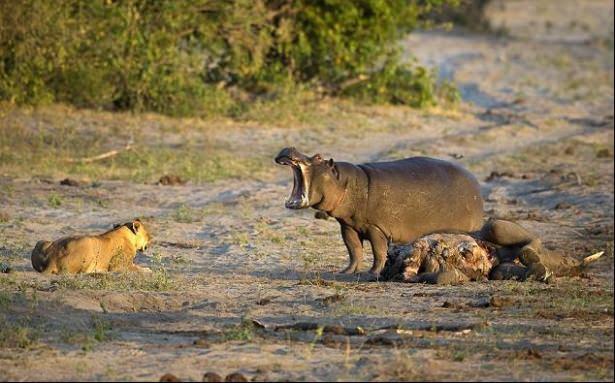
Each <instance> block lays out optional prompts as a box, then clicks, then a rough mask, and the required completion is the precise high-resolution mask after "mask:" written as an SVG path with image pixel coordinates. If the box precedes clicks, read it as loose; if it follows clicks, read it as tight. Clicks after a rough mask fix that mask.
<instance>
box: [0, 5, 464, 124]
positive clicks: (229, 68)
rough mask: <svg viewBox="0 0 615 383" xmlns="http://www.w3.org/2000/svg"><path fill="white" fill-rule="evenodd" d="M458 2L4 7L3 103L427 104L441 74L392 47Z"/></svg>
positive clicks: (215, 107)
mask: <svg viewBox="0 0 615 383" xmlns="http://www.w3.org/2000/svg"><path fill="white" fill-rule="evenodd" d="M457 1H458V0H357V1H353V2H348V1H345V0H294V1H293V0H254V1H251V0H236V1H226V0H160V1H154V0H129V1H111V0H64V1H59V2H53V1H47V0H23V1H0V99H5V100H10V101H12V102H15V103H28V104H40V103H48V102H53V101H59V102H67V103H71V104H74V105H77V106H82V107H91V108H105V109H128V110H136V111H139V110H151V111H156V112H161V113H166V114H170V115H207V114H217V113H222V114H229V113H236V112H237V110H241V105H240V104H241V102H245V101H252V100H253V95H259V94H269V95H270V94H272V93H273V94H275V93H278V94H283V92H284V90H289V89H293V87H292V86H288V85H289V84H297V83H305V84H312V85H319V87H320V88H323V89H325V90H326V91H327V92H329V93H331V94H344V95H351V96H352V95H357V96H359V97H361V98H365V99H372V100H373V101H379V102H382V101H384V102H396V103H404V104H410V105H415V106H423V105H426V104H430V103H433V100H434V89H433V76H432V75H431V74H430V73H429V72H428V71H426V70H424V69H422V68H417V67H413V68H410V67H407V66H403V65H400V64H399V63H398V61H399V60H398V59H397V54H396V53H397V49H396V47H395V45H394V43H395V41H396V40H397V39H398V38H399V37H400V36H402V35H403V34H404V33H407V32H408V31H410V30H412V29H413V28H415V27H417V26H418V25H419V22H420V19H421V17H423V16H424V15H426V14H427V13H429V12H431V11H433V10H434V9H438V8H439V7H441V6H443V5H448V4H455V3H457ZM379 63H380V64H381V63H385V64H384V65H380V64H379ZM365 76H369V78H370V80H369V81H367V82H364V81H361V82H358V83H356V84H354V86H353V87H352V88H353V89H354V91H346V90H345V86H344V85H345V84H347V83H349V82H350V83H353V81H355V80H356V79H357V78H363V77H365ZM382 87H384V88H387V89H388V88H391V90H390V91H385V92H381V91H380V89H381V88H382ZM246 93H247V94H249V95H252V96H249V97H245V94H246Z"/></svg>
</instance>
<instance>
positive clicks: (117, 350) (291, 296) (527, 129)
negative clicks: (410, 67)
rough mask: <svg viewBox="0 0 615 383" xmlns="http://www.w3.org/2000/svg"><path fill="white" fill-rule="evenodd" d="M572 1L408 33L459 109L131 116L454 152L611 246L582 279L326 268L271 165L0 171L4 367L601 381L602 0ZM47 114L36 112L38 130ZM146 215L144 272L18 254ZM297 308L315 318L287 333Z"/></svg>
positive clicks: (564, 226)
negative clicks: (163, 175)
mask: <svg viewBox="0 0 615 383" xmlns="http://www.w3.org/2000/svg"><path fill="white" fill-rule="evenodd" d="M577 3H578V2H575V1H507V2H495V3H494V5H493V6H491V7H490V9H489V18H490V20H491V22H492V23H493V25H494V27H497V28H499V29H500V30H501V31H503V32H502V33H500V34H499V35H495V34H487V35H476V34H470V33H467V32H463V31H459V30H453V31H431V32H421V33H415V34H413V35H412V36H411V37H409V38H408V39H407V40H405V41H403V42H402V43H403V44H404V47H407V49H408V51H409V52H412V54H413V55H415V56H416V58H417V59H418V60H419V61H420V62H423V63H426V64H428V65H433V66H435V67H437V68H439V73H440V76H441V77H442V78H443V79H452V80H454V81H455V82H457V84H458V85H459V88H460V91H461V94H462V97H463V102H462V104H461V105H460V106H459V107H458V108H457V109H456V110H454V111H449V110H444V109H443V108H441V109H435V110H431V111H416V110H412V109H408V108H401V107H356V106H349V105H348V103H347V102H341V101H332V100H325V101H323V102H322V103H321V104H319V105H318V106H317V109H318V110H319V113H321V114H320V115H322V116H323V119H322V120H319V121H318V122H314V123H310V122H309V121H308V122H305V121H303V122H301V123H297V124H296V126H278V125H276V124H275V123H272V124H255V123H250V122H249V121H248V122H237V123H235V122H212V123H211V124H212V125H214V126H213V128H212V129H207V130H206V133H204V132H203V131H200V130H195V131H188V132H186V131H183V132H182V133H181V134H173V133H169V132H168V131H166V130H165V129H163V128H164V126H163V127H160V126H158V125H156V124H152V123H149V122H148V121H149V120H147V118H145V117H144V120H143V124H144V125H147V126H148V129H147V130H146V131H145V132H144V135H145V137H146V138H147V140H145V141H146V142H153V141H156V140H158V141H165V142H168V143H169V144H170V145H172V144H173V142H175V141H181V140H191V139H196V138H194V137H199V136H200V135H202V134H205V135H206V136H207V140H209V141H211V142H217V143H221V145H223V146H224V147H225V148H228V149H229V151H231V152H236V153H238V155H242V154H243V153H246V152H250V153H252V154H256V155H261V156H264V157H271V159H273V156H274V155H275V154H276V152H277V150H279V149H280V148H282V147H285V146H289V145H295V146H297V147H298V148H299V149H301V150H302V151H305V152H308V153H313V152H315V151H319V152H321V153H322V154H323V155H325V156H333V157H334V158H335V159H337V160H346V161H361V162H367V161H376V160H385V159H395V158H402V157H407V156H411V155H416V154H426V155H430V156H434V157H440V158H445V159H448V160H451V161H458V162H459V163H461V164H463V165H464V166H466V167H468V168H470V169H471V170H472V171H473V172H474V173H475V174H476V175H477V177H479V179H480V180H481V182H482V185H483V195H484V198H485V201H486V210H487V212H488V214H489V215H490V216H497V217H502V218H507V219H514V220H518V221H519V222H520V223H521V224H523V225H524V226H526V227H528V228H530V229H532V230H534V231H536V232H538V233H539V234H540V235H542V236H543V237H544V240H545V242H546V243H547V244H548V245H549V246H552V247H556V248H559V249H561V250H563V251H565V252H566V253H568V254H571V255H574V256H577V257H581V256H585V255H589V254H590V253H591V252H593V251H597V250H604V251H606V256H605V257H604V259H602V260H601V261H600V262H598V263H596V264H595V265H593V266H592V267H591V269H590V270H589V272H588V274H589V275H588V276H586V277H583V278H560V279H558V280H557V281H556V282H555V283H554V284H549V285H546V284H541V283H535V282H531V283H530V282H528V283H517V282H488V283H468V284H466V285H464V286H457V287H434V286H425V285H410V284H401V283H381V282H379V283H368V282H365V281H361V278H360V277H356V276H341V275H338V274H336V273H335V271H337V270H340V269H342V268H343V267H344V266H345V265H346V262H347V255H346V250H345V248H344V246H343V243H342V241H341V238H340V236H339V233H338V232H339V229H338V225H337V223H335V222H333V221H330V220H329V221H323V220H315V219H314V218H313V211H307V210H306V211H300V212H297V211H290V210H286V209H284V199H285V198H286V197H287V195H288V193H289V192H290V185H291V182H292V181H291V178H290V177H291V176H290V174H289V171H288V169H286V168H282V167H277V166H275V165H274V164H273V161H272V162H271V165H270V167H269V166H268V167H267V169H266V171H264V172H263V174H261V175H259V176H258V177H242V178H232V179H226V180H220V181H216V182H211V183H200V184H195V183H192V182H189V183H188V184H186V185H183V186H160V185H154V184H153V182H148V183H136V182H128V181H111V180H104V179H102V180H97V181H96V182H95V183H91V182H83V183H82V185H81V186H78V187H71V186H62V185H59V181H60V179H61V178H60V177H59V176H49V177H38V176H33V175H32V174H37V171H36V169H32V172H31V173H32V174H25V175H24V176H23V177H14V176H11V177H6V176H4V177H0V203H1V205H0V208H1V211H0V213H2V214H3V217H4V218H2V219H0V261H2V262H4V263H5V264H10V266H11V267H12V268H13V269H14V271H13V272H12V273H9V274H0V319H3V320H4V322H0V323H1V324H2V325H3V326H5V330H4V331H3V332H0V380H3V381H4V380H75V379H79V380H157V379H158V378H159V377H160V376H161V375H162V374H164V373H173V374H175V375H177V376H178V377H180V378H181V379H184V380H193V381H198V380H200V379H201V377H202V375H203V373H204V372H207V371H214V372H217V373H219V374H221V375H223V376H224V375H226V374H229V373H231V372H240V373H242V374H244V375H245V376H246V377H248V378H249V379H254V380H333V381H338V380H339V381H343V380H435V379H438V380H440V379H443V380H495V379H497V380H612V379H613V102H614V99H613V97H614V94H613V4H612V2H611V1H599V0H592V1H589V0H588V1H584V2H579V3H580V4H577ZM79 113H81V112H79ZM83 113H84V114H86V115H87V116H86V117H84V118H85V119H88V118H89V119H91V120H92V119H96V118H98V116H99V115H97V114H91V113H90V114H88V113H89V112H83ZM37 116H38V115H37V114H36V113H33V114H28V115H27V116H26V119H27V123H29V124H30V125H31V126H32V127H33V129H36V128H37V126H38V123H39V122H40V121H38V120H37V118H38V117H37ZM100 116H106V118H108V117H109V116H113V115H111V114H108V113H106V114H105V113H100ZM347 121H351V123H347ZM43 122H44V121H43ZM103 125H104V124H103ZM102 128H104V126H102V127H101V129H102ZM84 129H85V127H84ZM180 155H181V153H179V152H178V156H180ZM195 166H198V164H196V165H195ZM493 172H495V173H493ZM492 173H493V175H492ZM68 175H69V176H70V174H68ZM490 175H492V176H491V177H490ZM152 181H155V180H152ZM50 195H53V196H56V198H57V199H58V200H60V201H61V203H60V204H58V203H55V204H54V203H51V199H50V197H49V196H50ZM136 216H140V217H143V218H144V221H145V222H146V224H147V225H148V227H150V228H151V231H152V233H153V235H154V238H155V242H154V243H153V244H152V250H151V251H149V252H148V254H147V255H148V256H142V255H140V256H139V257H138V258H137V263H139V264H141V265H145V266H149V267H151V268H153V269H154V270H155V272H154V274H153V275H152V276H147V277H140V276H132V275H128V276H126V275H112V276H108V277H100V276H98V277H95V276H80V277H67V276H61V277H51V278H50V277H45V276H41V275H38V274H37V273H36V272H34V271H33V270H32V268H31V266H30V260H29V254H30V250H31V249H32V247H33V246H34V244H35V243H36V241H37V240H38V239H42V238H45V239H52V238H57V237H59V236H63V235H68V234H73V233H96V232H102V231H104V230H106V229H107V228H109V227H110V226H111V224H113V223H116V222H121V221H125V220H127V219H130V218H132V217H136ZM370 264H371V254H370V253H369V252H368V256H366V257H365V264H364V266H363V269H367V268H368V267H369V265H370ZM304 322H307V323H310V324H313V325H314V326H316V327H317V329H316V330H314V329H308V330H306V329H301V328H298V327H297V326H295V328H293V326H294V325H296V324H298V323H304ZM285 327H287V328H285ZM288 327H290V328H288ZM299 327H300V326H299ZM6 329H10V331H7V330H6Z"/></svg>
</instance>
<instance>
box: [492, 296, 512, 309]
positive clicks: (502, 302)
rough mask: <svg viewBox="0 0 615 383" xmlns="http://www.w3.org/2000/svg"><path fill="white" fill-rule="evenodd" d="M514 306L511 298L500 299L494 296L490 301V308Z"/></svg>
mask: <svg viewBox="0 0 615 383" xmlns="http://www.w3.org/2000/svg"><path fill="white" fill-rule="evenodd" d="M512 304H513V300H512V299H510V298H505V297H499V296H496V295H494V296H492V297H491V298H490V299H489V306H491V307H506V306H510V305H512Z"/></svg>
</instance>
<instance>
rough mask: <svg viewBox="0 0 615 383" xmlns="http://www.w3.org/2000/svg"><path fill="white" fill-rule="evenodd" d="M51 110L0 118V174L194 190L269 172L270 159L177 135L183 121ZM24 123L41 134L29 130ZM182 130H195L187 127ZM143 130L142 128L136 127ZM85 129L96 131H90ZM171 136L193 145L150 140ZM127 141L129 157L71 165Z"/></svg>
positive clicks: (19, 112)
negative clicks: (167, 184) (174, 184)
mask: <svg viewBox="0 0 615 383" xmlns="http://www.w3.org/2000/svg"><path fill="white" fill-rule="evenodd" d="M58 109H61V108H59V107H49V108H42V111H38V110H37V111H36V112H35V113H27V112H26V110H24V109H19V108H16V109H15V110H14V112H15V113H7V114H5V115H3V116H2V118H0V123H2V124H3V125H5V127H6V128H5V129H0V172H2V173H3V174H6V175H8V176H20V177H23V176H24V175H30V176H41V177H63V176H66V175H67V174H70V175H71V177H81V178H89V179H119V180H131V181H136V182H154V181H155V180H157V179H159V178H160V176H161V175H162V174H176V175H178V176H179V177H181V178H183V179H189V180H191V181H192V182H195V183H199V182H212V181H217V180H221V179H227V178H258V177H259V176H261V175H262V174H263V172H264V170H265V169H267V168H269V167H270V165H271V163H270V159H269V158H264V157H262V156H257V155H254V154H252V153H250V152H244V153H241V154H238V153H236V152H235V151H234V150H233V149H232V147H230V146H229V145H226V144H224V143H222V142H219V141H211V142H210V141H209V140H208V136H207V134H203V132H202V131H200V129H199V128H194V127H192V126H191V127H190V128H184V127H183V125H182V122H183V120H180V122H178V121H176V120H170V119H165V118H163V117H159V121H156V122H153V121H149V120H148V123H147V124H143V119H142V117H141V119H138V118H135V119H134V120H133V119H131V118H126V117H125V116H123V115H118V114H110V113H102V112H99V113H97V112H87V111H75V110H72V109H68V110H66V108H65V109H63V110H61V111H59V110H58ZM60 112H62V113H60ZM62 114H63V115H64V118H62ZM31 122H35V123H34V124H33V125H36V126H39V125H40V126H41V127H40V128H36V129H34V128H32V126H31V125H32V124H31ZM152 123H155V124H158V125H159V126H160V127H159V128H158V129H159V132H155V131H153V130H154V129H151V124H152ZM185 123H186V124H188V123H190V125H194V121H193V120H190V122H188V121H186V122H185ZM142 124H143V125H147V126H145V127H143V128H141V127H139V128H136V127H135V126H137V125H139V126H140V125H142ZM202 124H203V123H201V125H202ZM120 125H121V126H120ZM176 125H180V126H181V128H177V127H176ZM92 126H95V127H96V128H95V129H92ZM148 128H149V129H148ZM178 129H185V130H186V131H192V132H195V133H196V132H197V131H198V133H199V136H198V137H199V138H198V139H194V138H193V137H192V136H191V135H190V134H186V137H185V138H183V137H182V138H181V139H180V140H179V143H177V142H174V143H173V144H172V145H171V144H170V143H168V142H167V141H165V140H163V139H161V138H157V139H152V137H151V136H150V135H151V134H154V135H155V134H156V133H161V131H165V130H171V131H172V132H173V133H172V134H176V135H182V134H183V133H186V132H185V131H184V132H179V131H178ZM130 141H134V144H133V145H132V150H125V151H120V152H119V154H117V155H115V156H112V157H110V158H107V159H104V160H101V161H94V162H87V163H85V162H79V161H75V160H76V159H79V158H86V157H90V156H92V155H96V154H98V153H105V152H108V151H109V150H110V149H116V148H123V147H124V146H125V145H126V143H127V142H130ZM49 203H50V205H52V206H54V207H57V206H59V204H61V200H60V199H59V197H57V196H54V197H50V201H49Z"/></svg>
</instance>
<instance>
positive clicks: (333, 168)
mask: <svg viewBox="0 0 615 383" xmlns="http://www.w3.org/2000/svg"><path fill="white" fill-rule="evenodd" d="M327 166H328V167H329V168H331V171H332V172H333V175H334V176H335V178H337V179H339V178H340V172H339V171H338V170H337V165H336V164H335V162H334V161H333V158H329V161H327Z"/></svg>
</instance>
